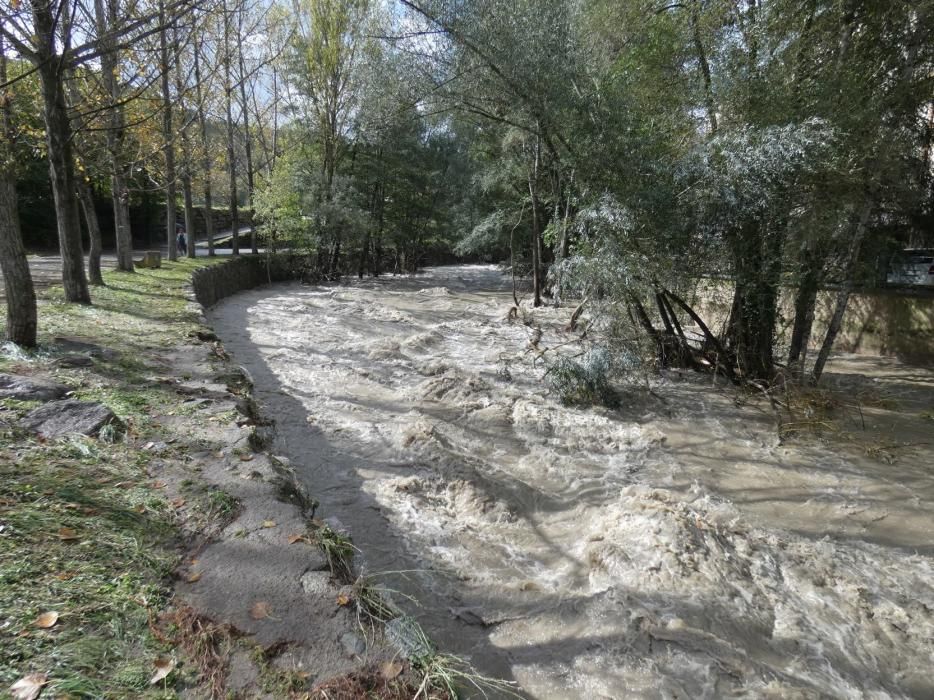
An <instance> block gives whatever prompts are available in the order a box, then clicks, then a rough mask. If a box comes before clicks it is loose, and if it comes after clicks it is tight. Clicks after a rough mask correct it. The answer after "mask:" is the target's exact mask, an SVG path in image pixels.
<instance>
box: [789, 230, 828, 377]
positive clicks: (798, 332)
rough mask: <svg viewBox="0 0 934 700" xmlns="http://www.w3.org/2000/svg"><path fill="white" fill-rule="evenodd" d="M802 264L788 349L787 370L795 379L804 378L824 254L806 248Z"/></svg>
mask: <svg viewBox="0 0 934 700" xmlns="http://www.w3.org/2000/svg"><path fill="white" fill-rule="evenodd" d="M803 263H804V270H803V273H802V275H801V279H800V280H799V281H798V289H797V292H796V293H795V321H794V326H793V327H792V330H791V343H790V346H789V349H788V369H789V370H790V372H791V374H792V376H794V377H796V378H797V379H802V378H803V376H804V371H805V370H804V366H805V363H806V362H807V353H808V345H809V343H810V341H811V329H812V328H813V327H814V311H815V307H816V306H817V293H818V292H819V291H820V283H821V277H822V275H821V272H822V269H823V266H824V253H823V252H822V251H817V250H812V249H810V248H808V249H807V250H806V251H805V255H804V260H803Z"/></svg>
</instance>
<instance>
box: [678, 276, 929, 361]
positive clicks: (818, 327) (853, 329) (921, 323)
mask: <svg viewBox="0 0 934 700" xmlns="http://www.w3.org/2000/svg"><path fill="white" fill-rule="evenodd" d="M732 300H733V285H732V284H731V283H730V282H727V281H723V280H704V281H702V282H701V283H700V284H699V285H698V290H697V295H696V296H695V297H694V298H693V299H692V300H691V302H692V303H693V304H694V305H695V308H696V310H697V311H698V312H699V313H700V315H701V316H702V317H704V318H705V320H707V321H708V323H709V325H711V328H712V330H714V332H719V331H720V330H721V327H722V324H723V323H724V321H725V320H726V318H727V317H728V316H729V313H730V304H731V302H732ZM793 301H794V290H793V289H790V288H784V289H783V290H782V294H781V298H780V300H779V308H778V312H779V322H778V327H777V329H776V330H777V333H776V344H777V345H778V346H780V347H781V346H783V345H784V344H785V343H787V342H788V340H789V339H790V338H791V327H792V324H793V323H794V304H793ZM835 302H836V292H834V291H833V290H825V291H822V292H820V293H819V294H818V296H817V307H816V308H815V314H814V329H813V332H812V333H811V343H810V348H811V349H812V350H815V349H817V348H818V347H819V346H820V343H821V341H822V340H823V339H824V334H825V333H826V331H827V325H828V324H829V323H830V317H831V316H832V315H833V309H834V304H835ZM834 349H835V350H836V351H837V352H855V353H866V354H872V355H876V354H878V355H894V356H897V357H900V358H902V359H903V360H907V361H909V362H915V363H926V362H932V361H934V294H932V293H931V290H929V289H924V288H915V289H873V290H860V291H857V292H854V293H853V294H852V295H850V302H849V304H847V309H846V315H845V316H844V317H843V327H842V328H841V329H840V334H839V335H838V336H837V340H836V343H835V344H834Z"/></svg>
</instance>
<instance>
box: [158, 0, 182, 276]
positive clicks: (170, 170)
mask: <svg viewBox="0 0 934 700" xmlns="http://www.w3.org/2000/svg"><path fill="white" fill-rule="evenodd" d="M166 21H167V19H166V16H165V2H164V0H160V2H159V25H160V26H161V29H160V31H159V67H160V70H161V71H162V139H163V146H162V150H163V155H164V157H165V231H166V239H167V241H168V244H169V260H177V259H178V250H177V248H176V245H175V207H176V203H175V196H176V191H175V142H174V138H175V134H174V133H172V93H171V92H170V91H169V44H168V37H167V36H166V33H167V32H168V28H167V27H166Z"/></svg>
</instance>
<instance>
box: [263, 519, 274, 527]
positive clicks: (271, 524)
mask: <svg viewBox="0 0 934 700" xmlns="http://www.w3.org/2000/svg"><path fill="white" fill-rule="evenodd" d="M275 526H276V521H275V520H264V521H263V527H275Z"/></svg>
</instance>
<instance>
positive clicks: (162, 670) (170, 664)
mask: <svg viewBox="0 0 934 700" xmlns="http://www.w3.org/2000/svg"><path fill="white" fill-rule="evenodd" d="M152 665H153V667H154V668H155V669H156V672H155V673H154V674H153V676H152V678H150V679H149V685H155V684H156V683H158V682H159V681H161V680H162V679H163V678H165V677H166V676H168V675H169V674H170V673H172V669H173V668H175V661H174V660H172V659H166V658H164V657H161V656H160V657H159V658H158V659H156V660H155V661H153V662H152Z"/></svg>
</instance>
